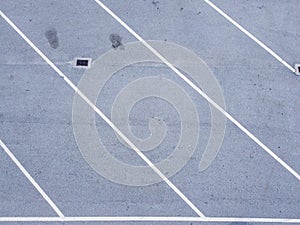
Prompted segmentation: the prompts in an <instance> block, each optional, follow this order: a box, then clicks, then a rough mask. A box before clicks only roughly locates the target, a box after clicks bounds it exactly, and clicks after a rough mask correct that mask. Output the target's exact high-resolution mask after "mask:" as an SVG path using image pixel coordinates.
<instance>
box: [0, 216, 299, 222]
mask: <svg viewBox="0 0 300 225" xmlns="http://www.w3.org/2000/svg"><path fill="white" fill-rule="evenodd" d="M60 221H63V222H145V221H147V222H211V223H213V222H218V223H220V222H224V223H226V222H227V223H228V222H249V223H251V222H252V223H284V224H286V223H300V219H287V218H244V217H205V218H201V217H151V216H146V217H142V216H129V217H127V216H123V217H122V216H121V217H120V216H114V217H112V216H104V217H101V216H99V217H98V216H96V217H65V218H60V217H0V222H60Z"/></svg>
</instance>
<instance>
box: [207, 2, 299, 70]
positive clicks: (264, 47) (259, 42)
mask: <svg viewBox="0 0 300 225" xmlns="http://www.w3.org/2000/svg"><path fill="white" fill-rule="evenodd" d="M203 1H205V2H206V3H207V4H208V5H210V6H211V7H212V8H213V9H214V10H215V11H217V12H218V13H219V14H220V15H222V16H223V17H224V18H225V19H226V20H228V21H229V22H230V23H232V24H233V25H234V26H235V27H237V28H238V29H239V30H240V31H242V32H243V33H244V34H246V35H247V36H248V37H249V38H251V39H252V40H253V41H255V42H256V43H257V44H258V45H259V46H260V47H262V48H263V49H264V50H266V51H267V52H268V53H270V54H271V55H272V56H273V57H274V58H275V59H277V60H278V61H279V62H281V63H282V64H283V65H284V66H286V67H287V68H288V69H289V70H291V71H292V72H293V73H295V69H294V68H293V67H292V66H291V65H289V64H288V63H287V62H286V61H284V60H283V59H282V58H281V57H280V56H279V55H278V54H276V53H275V52H274V51H273V50H272V49H270V48H269V47H268V46H266V45H265V44H264V43H262V42H261V41H260V40H259V39H258V38H256V37H255V36H254V35H253V34H251V33H250V32H249V31H248V30H246V29H245V28H244V27H242V26H241V25H240V24H239V23H237V22H236V21H235V20H234V19H232V18H231V17H230V16H229V15H228V14H226V13H225V12H224V11H222V10H221V9H220V8H219V7H217V6H216V5H215V4H214V3H212V2H211V1H210V0H203Z"/></svg>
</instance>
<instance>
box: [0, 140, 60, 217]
mask: <svg viewBox="0 0 300 225" xmlns="http://www.w3.org/2000/svg"><path fill="white" fill-rule="evenodd" d="M0 146H1V147H2V148H3V150H4V151H5V153H6V154H7V155H8V156H9V158H10V159H11V160H12V161H13V162H14V164H15V165H16V166H17V167H18V168H19V169H20V170H21V172H22V173H23V174H24V175H25V177H26V178H27V179H28V180H29V181H30V183H31V184H32V185H33V186H34V187H35V189H36V190H37V191H38V192H39V193H40V194H41V195H42V197H43V198H44V199H45V200H46V201H47V202H48V204H49V205H50V206H51V208H52V209H53V210H54V211H55V212H56V214H57V215H58V216H59V217H60V218H63V217H65V216H64V214H63V213H62V212H61V211H60V209H59V208H58V207H57V205H55V203H54V202H53V201H52V200H51V199H50V197H49V196H48V195H47V194H46V192H45V191H44V190H43V189H42V188H41V186H40V185H39V184H38V183H37V182H36V181H35V180H34V179H33V177H32V176H31V175H30V174H29V173H28V171H27V170H26V169H25V167H24V166H23V165H22V164H21V163H20V161H19V160H18V159H17V158H16V156H15V155H14V154H13V153H12V152H11V151H10V150H9V149H8V147H7V146H6V145H5V144H4V142H3V141H2V140H1V139H0ZM0 221H1V220H0Z"/></svg>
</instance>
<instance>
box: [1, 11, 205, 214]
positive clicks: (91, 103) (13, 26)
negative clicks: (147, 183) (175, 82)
mask: <svg viewBox="0 0 300 225" xmlns="http://www.w3.org/2000/svg"><path fill="white" fill-rule="evenodd" d="M0 16H1V17H2V18H3V19H4V20H5V21H6V22H7V23H8V24H9V25H10V26H11V27H12V28H13V29H14V30H15V31H16V32H17V33H18V34H19V35H20V36H21V37H22V38H23V39H24V40H25V41H26V42H27V43H28V44H29V45H30V46H31V47H32V48H33V50H34V51H35V52H36V53H37V54H39V55H40V56H41V57H42V58H43V59H44V60H45V61H46V62H47V63H48V64H49V66H50V67H52V69H53V70H54V71H56V72H57V74H58V75H59V76H60V77H62V78H63V79H64V81H65V82H66V83H67V84H68V85H69V86H70V87H71V88H72V89H73V90H74V91H75V92H76V93H77V94H78V95H79V96H80V97H81V98H82V99H83V100H84V101H85V102H86V103H87V104H88V105H89V106H90V107H91V108H92V109H93V110H94V111H95V112H96V113H97V114H98V115H99V116H100V117H101V118H102V119H103V120H104V121H105V122H106V123H107V124H108V125H109V126H110V127H111V128H112V129H113V130H114V131H115V132H116V133H117V134H118V135H119V136H120V137H121V138H122V139H123V140H124V141H125V142H126V143H127V144H128V145H129V146H130V147H131V148H132V149H133V150H134V151H135V152H136V153H137V154H138V155H139V156H140V157H141V158H142V159H143V160H144V161H145V162H146V163H147V164H148V166H150V167H151V169H152V170H153V171H154V172H155V173H156V174H157V175H158V176H159V177H160V178H161V179H162V180H163V181H164V182H166V184H167V185H168V186H169V187H170V188H171V189H172V190H173V191H174V192H175V193H176V194H177V195H178V196H179V197H180V198H181V199H182V200H183V201H184V202H185V203H186V204H187V205H188V206H189V207H190V208H191V209H192V210H193V211H194V212H195V213H196V214H197V215H198V216H200V217H202V218H205V216H204V214H203V213H202V212H201V211H200V210H199V209H198V208H197V207H196V206H195V205H194V204H193V203H192V202H191V201H190V200H189V199H188V198H187V197H186V196H185V195H184V194H183V193H182V192H181V191H180V190H179V189H178V188H177V187H176V186H175V185H174V184H173V183H172V182H171V181H170V180H169V179H168V178H167V177H166V176H165V175H164V174H163V173H162V172H161V171H160V170H159V169H158V168H157V167H156V166H155V165H154V164H153V163H152V162H151V161H150V160H149V159H148V158H147V157H146V156H145V155H144V154H143V153H142V151H140V150H139V149H138V148H137V147H136V146H135V145H134V144H133V143H132V142H131V141H130V140H129V139H128V138H127V137H126V136H125V135H124V134H123V132H122V131H121V130H120V129H119V128H118V127H117V126H115V124H114V123H113V122H112V121H111V120H110V119H109V118H108V117H107V116H106V115H105V114H104V113H103V112H102V111H101V110H100V109H99V108H98V107H97V106H96V105H95V104H94V103H93V102H92V101H90V100H89V99H88V98H87V97H86V96H85V95H84V94H83V93H82V92H81V90H79V89H78V88H77V86H76V85H75V84H73V83H72V81H71V80H70V79H69V78H68V77H67V76H66V75H65V74H64V73H63V72H62V71H61V70H60V69H59V68H58V67H57V66H56V65H55V64H54V63H53V62H52V61H51V60H50V59H49V58H48V57H47V56H46V55H45V54H44V53H43V52H42V51H41V50H40V49H39V48H38V47H37V46H36V45H35V44H33V42H32V41H30V39H29V38H28V37H27V36H26V35H25V34H24V33H23V32H22V31H21V30H20V29H19V28H18V27H17V26H16V25H15V24H14V23H13V22H12V21H11V20H10V19H9V18H8V17H7V16H6V15H5V14H4V13H3V12H2V11H1V10H0Z"/></svg>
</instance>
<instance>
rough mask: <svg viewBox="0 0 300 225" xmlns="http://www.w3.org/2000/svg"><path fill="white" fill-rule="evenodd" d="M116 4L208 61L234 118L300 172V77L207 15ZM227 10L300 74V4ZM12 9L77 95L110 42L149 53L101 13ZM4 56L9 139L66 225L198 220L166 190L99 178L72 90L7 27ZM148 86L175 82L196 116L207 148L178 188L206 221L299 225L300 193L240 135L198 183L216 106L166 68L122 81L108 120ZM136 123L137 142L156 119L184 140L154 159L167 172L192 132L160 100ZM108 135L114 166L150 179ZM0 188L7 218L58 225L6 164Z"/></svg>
mask: <svg viewBox="0 0 300 225" xmlns="http://www.w3.org/2000/svg"><path fill="white" fill-rule="evenodd" d="M103 2H104V3H105V4H106V5H107V6H108V7H110V8H111V9H112V10H113V11H114V12H115V13H116V14H117V15H118V16H119V17H120V18H122V19H124V21H126V22H127V23H128V25H129V26H131V27H132V28H133V29H134V30H135V31H136V32H137V33H138V34H140V35H141V36H142V37H143V38H144V39H145V40H162V41H167V42H174V43H177V44H179V45H181V46H184V47H186V48H188V49H190V50H192V51H193V52H195V53H196V54H197V55H198V56H199V57H200V58H202V59H203V60H204V61H205V62H206V63H207V64H208V66H209V67H210V69H211V70H212V71H213V73H214V75H215V76H216V78H217V80H218V82H219V84H220V86H221V88H222V91H223V95H224V98H225V101H226V107H227V111H228V112H230V113H231V114H232V115H233V116H234V117H235V118H236V119H237V120H238V121H240V122H241V123H242V124H243V125H245V127H246V128H247V129H249V130H250V131H251V132H253V133H254V134H255V135H256V136H257V137H258V138H260V139H261V140H262V142H263V143H265V144H266V145H267V146H268V147H270V148H271V149H272V150H274V152H275V153H276V154H278V156H280V157H281V158H282V159H283V160H284V161H286V162H287V163H288V164H289V165H290V166H291V167H293V168H294V169H295V170H296V171H298V172H299V171H300V163H299V162H300V150H299V146H300V131H299V127H300V117H299V112H300V104H299V100H300V78H299V77H296V76H295V75H294V74H293V73H292V72H291V71H289V70H288V69H287V68H286V67H284V66H283V65H282V64H280V63H279V62H278V61H276V60H275V59H274V58H273V57H272V56H271V55H269V54H268V53H267V52H266V51H265V50H263V49H262V48H261V47H259V46H258V45H257V44H256V43H254V42H253V41H252V40H250V39H249V38H248V37H247V36H245V35H244V34H243V33H241V32H240V31H239V30H238V29H237V28H235V27H234V26H233V25H232V24H230V23H229V22H228V21H226V20H225V19H224V18H223V17H221V16H220V15H219V14H217V13H216V12H215V11H214V10H213V9H212V8H211V7H209V6H208V5H207V4H206V3H204V2H203V1H200V0H199V1H192V0H190V1H188V0H186V1H180V0H177V1H159V2H158V1H156V2H152V1H150V0H139V1H138V0H136V1H134V0H128V1H112V0H105V1H103ZM214 3H215V4H216V5H218V6H219V7H220V8H221V9H223V10H224V11H225V12H227V13H228V14H229V15H231V16H232V17H233V18H234V19H236V20H237V21H238V22H239V23H240V24H242V25H243V26H244V27H245V28H247V29H248V30H249V31H250V32H251V33H253V34H254V35H255V36H256V37H258V38H259V39H260V40H262V41H263V42H264V43H266V44H267V45H268V46H269V47H270V48H271V49H273V50H274V51H275V52H276V53H278V54H279V55H280V56H281V57H282V58H283V59H284V60H286V61H287V62H288V63H290V64H291V65H294V64H295V63H297V62H299V52H300V42H299V38H300V31H299V29H297V28H298V27H299V23H300V20H299V19H300V17H299V9H300V2H299V1H298V0H288V1H280V0H275V1H272V2H271V1H266V0H252V1H247V0H240V1H237V0H230V1H220V0H215V1H214ZM0 9H1V10H2V11H3V12H4V13H5V14H6V15H7V16H9V18H10V19H11V20H12V21H13V22H14V23H15V24H16V25H17V26H18V27H19V28H20V29H21V30H22V31H23V32H24V33H25V34H26V35H27V36H28V37H29V38H30V39H31V40H32V42H33V43H35V44H36V45H37V47H38V48H39V49H41V50H42V51H43V52H44V53H45V54H46V55H47V56H48V57H49V58H50V59H51V60H52V61H53V62H54V63H55V64H56V65H57V66H58V67H59V68H60V69H61V70H62V71H63V72H64V73H65V74H66V75H67V76H68V77H69V78H70V80H72V81H73V82H74V83H75V84H78V82H79V80H80V78H81V77H82V75H83V73H84V72H85V69H78V68H74V67H72V65H71V61H72V60H73V59H74V58H76V57H89V58H92V59H93V60H95V59H96V58H98V57H99V56H101V55H102V54H103V53H105V52H107V51H109V50H111V49H112V46H111V42H110V39H109V37H110V35H111V34H118V35H119V36H120V37H122V43H123V44H126V43H129V42H133V41H136V40H135V38H134V37H133V36H132V35H131V34H129V33H128V32H127V31H126V30H125V29H124V28H123V27H122V26H121V25H120V24H118V23H117V22H116V21H115V20H114V19H113V18H112V17H111V16H110V15H108V14H107V13H106V12H105V11H104V10H103V9H101V8H100V7H99V6H98V5H97V4H96V3H95V2H94V1H87V0H84V1H77V0H76V1H71V0H66V1H42V0H36V1H34V0H23V1H21V0H14V1H1V2H0ZM0 43H1V44H0V138H1V140H3V142H4V143H6V145H7V146H8V147H9V148H10V149H11V151H12V152H13V153H14V154H15V155H16V157H17V158H18V159H19V160H20V162H21V163H22V164H23V165H24V167H25V168H26V169H27V170H28V171H29V173H30V174H31V175H32V176H33V178H34V179H35V180H36V181H37V182H38V183H39V184H40V185H41V187H42V188H43V189H44V190H45V191H46V193H47V194H48V195H49V196H50V197H51V199H52V200H53V201H54V202H55V203H56V205H57V206H58V207H59V208H60V209H61V210H62V212H63V213H64V214H65V215H66V216H196V214H195V213H194V212H193V211H192V210H191V209H190V208H189V207H188V206H187V205H186V204H185V203H184V202H183V201H182V200H181V199H180V198H179V197H178V196H177V195H176V194H175V193H174V192H173V191H172V190H171V189H170V188H169V187H168V186H167V185H166V184H165V183H164V182H161V183H159V184H154V185H150V186H146V187H130V186H125V185H120V184H116V183H113V182H111V181H109V180H107V179H105V178H104V177H102V176H101V175H99V174H98V173H96V172H95V171H94V170H93V169H92V168H91V167H90V166H89V164H88V163H87V162H86V161H85V160H84V158H83V157H82V155H81V153H80V151H79V149H78V147H77V144H76V141H75V138H74V134H73V128H72V104H73V97H74V92H73V90H72V89H71V88H70V87H68V86H67V85H66V83H64V82H63V80H62V79H61V78H59V77H58V76H57V74H56V73H55V72H54V71H53V70H52V69H51V67H49V65H47V64H46V63H45V62H44V61H43V60H42V59H41V58H40V56H38V55H37V54H36V53H35V52H34V51H33V50H32V49H31V48H30V46H28V44H26V43H25V41H24V40H22V39H21V37H20V36H19V35H18V34H17V33H16V32H15V31H14V30H13V29H12V28H11V27H10V26H9V25H8V24H7V23H6V22H5V21H4V20H3V19H0ZM125 47H126V46H125ZM115 51H122V50H121V49H117V50H115ZM112 63H116V62H112ZM145 76H162V77H167V78H169V79H172V80H173V81H174V82H176V83H177V84H179V85H181V86H182V87H183V88H184V89H185V90H186V91H187V92H188V93H189V94H190V96H191V98H192V99H193V100H194V102H195V105H196V108H197V110H198V112H199V118H200V125H199V126H200V127H201V132H200V137H199V143H198V145H197V147H196V151H195V153H194V155H193V157H192V159H191V160H190V161H189V163H188V164H187V165H186V166H185V167H184V168H183V169H182V170H181V171H180V172H179V173H177V174H176V175H175V176H173V177H171V178H170V180H171V181H172V182H173V183H174V184H175V185H176V186H177V187H178V188H179V189H180V190H182V192H183V193H184V194H185V195H186V196H187V197H188V198H189V199H190V200H191V201H192V202H193V203H194V204H195V205H196V206H197V207H198V208H199V209H200V210H201V211H202V212H203V213H204V214H205V215H206V216H224V217H276V218H300V210H299V209H300V184H299V181H298V180H297V179H296V178H295V177H293V176H292V175H291V174H290V173H289V172H288V171H286V170H285V169H284V168H283V167H281V166H280V165H279V164H278V163H277V162H276V161H275V160H274V159H273V158H271V157H270V156H269V155H268V154H267V153H266V152H264V151H263V150H262V149H261V148H260V147H259V146H257V145H256V144H255V143H254V142H253V141H251V140H250V139H249V137H247V136H246V135H245V134H243V133H242V132H241V131H240V130H239V129H238V128H237V127H236V126H234V125H233V124H232V123H231V122H230V121H228V123H227V129H226V133H225V139H224V142H223V144H222V147H221V149H220V152H219V154H218V156H217V158H216V159H215V161H214V162H213V164H212V165H211V166H210V167H209V168H208V169H207V170H205V171H203V172H199V171H198V169H197V168H198V164H199V161H200V159H201V155H202V154H203V151H204V148H205V145H206V142H207V139H208V136H209V135H208V134H209V130H210V111H209V106H208V104H207V103H206V101H205V100H203V98H202V97H201V96H199V95H198V94H197V93H195V92H194V91H192V90H191V88H190V87H188V85H186V84H184V83H183V82H182V81H181V80H180V79H179V78H177V77H176V76H175V75H174V73H173V72H172V71H171V70H170V69H168V68H167V67H165V66H159V67H157V66H151V65H149V66H139V65H135V66H131V67H128V68H125V69H124V70H121V71H119V72H117V73H116V74H115V76H113V77H112V79H111V80H110V81H109V82H108V83H107V84H106V85H105V87H104V88H103V92H102V94H101V95H100V97H99V99H98V101H97V106H99V108H101V109H103V112H104V113H105V114H106V115H108V116H109V115H110V110H111V103H112V102H113V100H114V98H115V96H116V94H117V93H118V91H119V90H121V89H122V87H123V86H122V85H124V84H125V83H128V82H130V81H132V80H134V79H135V78H138V77H145ZM132 113H133V115H131V116H130V121H131V124H132V128H131V129H132V130H133V132H134V133H135V134H137V136H139V135H140V137H141V138H143V137H147V135H149V131H148V129H147V128H148V118H146V117H148V116H150V115H151V114H153V115H155V116H161V117H162V118H163V119H165V120H166V121H167V124H169V129H171V132H168V133H167V136H166V139H165V140H164V141H163V142H162V146H161V147H159V148H157V149H156V151H155V150H153V151H152V152H150V153H149V154H148V155H147V156H148V157H149V158H150V159H151V160H153V161H154V162H158V161H159V160H161V159H162V158H164V157H166V156H167V155H168V154H169V153H170V149H171V148H172V147H173V146H174V143H175V142H176V137H178V132H179V131H180V126H179V125H178V124H179V123H178V119H179V118H178V115H177V114H176V111H174V108H172V106H171V105H169V104H163V102H162V101H159V100H157V99H152V100H151V99H149V100H148V101H146V102H144V103H143V102H141V103H140V104H139V105H137V107H136V108H134V110H133V112H132ZM97 128H98V132H99V136H100V137H101V139H102V140H103V142H104V143H105V146H107V148H108V149H109V151H110V152H111V153H112V154H114V155H115V157H117V158H118V159H120V160H124V161H127V162H128V163H130V162H131V163H136V164H137V165H145V163H144V162H142V161H141V160H140V159H139V158H138V157H137V156H136V155H135V153H134V152H132V151H130V150H129V149H127V148H126V147H125V146H123V145H122V144H120V143H119V141H118V139H117V138H116V136H115V135H114V132H113V131H112V130H111V129H110V128H109V127H108V125H107V124H105V123H104V122H103V121H102V120H101V119H99V118H98V119H97ZM0 184H1V185H0V216H1V217H5V216H55V215H56V214H55V212H54V211H53V210H52V209H51V208H50V206H48V205H47V203H46V202H45V201H44V200H43V198H42V197H41V196H40V195H39V193H38V192H37V191H36V190H35V189H34V188H33V186H32V185H31V184H30V183H29V182H28V181H27V179H26V178H25V177H24V176H23V174H22V173H21V172H20V171H19V170H18V168H17V167H16V166H15V165H14V164H13V162H12V161H11V160H10V159H9V158H8V156H7V155H6V154H5V153H4V152H3V151H2V150H1V151H0ZM3 224H4V223H3ZM8 224H12V223H8ZM15 224H20V223H15ZM53 224H56V223H53ZM57 224H59V223H57ZM78 224H81V223H78ZM87 224H88V223H87ZM111 224H115V223H111ZM122 224H135V223H129V222H128V223H125V222H124V223H122ZM140 224H156V223H140ZM163 224H167V223H163ZM170 224H175V223H170ZM176 224H177V223H176ZM178 224H191V223H187V222H186V223H178ZM193 224H197V223H193ZM199 224H200V223H199ZM201 224H205V223H201ZM224 224H225V223H224ZM228 224H229V223H228ZM233 224H238V223H233ZM244 224H246V223H244ZM247 224H250V223H247ZM254 224H255V223H251V225H254Z"/></svg>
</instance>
